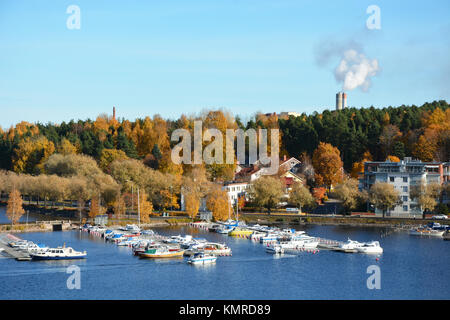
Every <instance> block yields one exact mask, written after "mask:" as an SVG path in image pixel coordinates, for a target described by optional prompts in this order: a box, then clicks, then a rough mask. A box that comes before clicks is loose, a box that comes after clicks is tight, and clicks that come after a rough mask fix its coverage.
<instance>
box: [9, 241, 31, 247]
mask: <svg viewBox="0 0 450 320" xmlns="http://www.w3.org/2000/svg"><path fill="white" fill-rule="evenodd" d="M30 244H33V242H32V241H28V240H18V241H12V242H9V243H8V245H9V246H10V247H11V248H14V249H26V248H27V247H28V246H29V245H30Z"/></svg>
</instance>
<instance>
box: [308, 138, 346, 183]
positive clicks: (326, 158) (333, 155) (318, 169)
mask: <svg viewBox="0 0 450 320" xmlns="http://www.w3.org/2000/svg"><path fill="white" fill-rule="evenodd" d="M312 163H313V166H314V172H315V178H316V184H317V185H318V186H321V185H326V186H327V188H330V187H331V186H332V185H333V184H336V183H339V182H341V181H342V178H343V177H342V173H343V168H342V165H343V163H342V160H341V156H340V152H339V150H338V149H337V148H336V147H333V146H332V145H331V144H329V143H324V142H320V143H319V146H318V147H317V149H316V150H315V151H314V154H313V158H312Z"/></svg>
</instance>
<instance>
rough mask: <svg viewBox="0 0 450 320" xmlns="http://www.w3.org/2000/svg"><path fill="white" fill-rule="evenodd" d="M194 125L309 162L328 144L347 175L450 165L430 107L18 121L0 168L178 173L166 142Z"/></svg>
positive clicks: (442, 116) (447, 137)
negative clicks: (57, 163) (245, 136)
mask: <svg viewBox="0 0 450 320" xmlns="http://www.w3.org/2000/svg"><path fill="white" fill-rule="evenodd" d="M198 119H200V120H203V125H204V127H208V128H211V127H215V128H217V129H219V130H221V131H222V132H225V130H226V129H227V128H234V129H236V128H242V129H249V128H254V129H258V128H267V129H269V128H279V129H280V135H281V144H280V146H281V151H280V153H281V155H280V156H284V155H287V156H294V157H297V158H301V159H305V158H307V157H311V156H312V154H313V152H314V151H315V150H316V149H317V147H318V145H319V142H326V143H329V144H331V145H333V146H335V147H337V148H338V149H339V151H340V156H341V158H342V161H343V164H344V169H345V170H346V171H347V172H350V171H351V170H352V168H353V167H354V165H355V163H358V162H361V161H362V160H364V159H366V160H367V159H372V160H385V159H386V158H387V157H388V156H395V157H398V158H399V159H402V158H404V157H413V158H417V159H421V160H423V161H432V160H437V161H449V159H450V108H449V104H448V103H447V102H446V101H434V102H432V103H425V104H424V105H422V106H420V107H418V106H414V105H412V106H405V105H402V106H400V107H388V108H382V109H379V108H374V107H370V108H360V109H357V108H347V109H344V110H341V111H329V110H325V111H324V112H322V113H317V112H314V113H313V114H311V115H306V114H302V115H301V116H298V117H294V116H290V117H289V118H279V117H278V116H277V115H276V114H272V115H265V114H256V115H255V116H254V117H252V119H251V120H250V121H248V122H247V123H242V122H241V120H240V117H239V116H233V115H231V114H229V113H228V112H226V111H223V110H212V111H204V112H203V113H202V114H200V115H198V116H186V115H182V116H180V118H179V119H177V120H165V119H163V118H161V117H160V116H158V115H155V116H153V118H150V117H146V118H145V119H136V120H135V121H129V120H125V119H114V118H113V117H112V116H109V115H106V114H102V115H100V116H99V117H97V119H96V120H78V121H74V120H72V121H70V122H62V123H61V124H51V123H48V124H42V123H35V124H31V123H27V122H20V123H18V124H16V125H15V126H14V127H11V128H9V129H7V128H3V129H2V128H0V169H5V170H12V171H15V172H17V173H26V174H33V175H36V174H40V173H43V172H44V171H45V170H44V167H43V166H44V163H45V162H46V161H47V160H48V158H49V157H50V156H51V155H52V154H54V153H61V154H71V153H77V154H84V155H88V156H91V157H93V158H94V159H96V160H97V162H98V163H99V166H100V167H102V168H104V169H105V168H107V165H108V164H109V163H110V162H111V161H112V160H114V159H116V158H120V157H127V158H134V159H140V160H142V161H143V163H144V164H146V165H147V166H149V167H151V168H153V169H156V170H160V171H163V172H169V173H175V174H176V173H177V172H174V171H177V170H178V174H183V172H182V170H181V169H180V168H177V167H175V166H172V165H171V164H170V162H171V161H170V150H171V148H172V147H173V146H174V145H175V144H176V143H177V142H171V141H170V136H171V133H172V132H173V130H175V129H178V128H185V129H189V130H192V129H193V122H194V120H198ZM233 168H234V166H233ZM233 168H232V167H230V166H226V165H223V166H222V167H221V166H218V167H209V168H208V170H209V171H210V172H209V173H210V174H211V176H212V177H213V178H221V179H223V180H228V179H230V178H231V179H232V177H233ZM180 170H181V171H180Z"/></svg>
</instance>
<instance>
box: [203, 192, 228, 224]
mask: <svg viewBox="0 0 450 320" xmlns="http://www.w3.org/2000/svg"><path fill="white" fill-rule="evenodd" d="M206 207H207V208H208V210H209V211H211V212H212V215H213V217H214V219H215V220H218V221H225V220H227V219H228V218H229V216H230V212H231V207H230V201H229V200H228V195H227V193H226V192H225V191H223V190H222V189H221V188H220V187H219V186H214V187H213V188H211V189H210V191H209V192H208V194H207V198H206Z"/></svg>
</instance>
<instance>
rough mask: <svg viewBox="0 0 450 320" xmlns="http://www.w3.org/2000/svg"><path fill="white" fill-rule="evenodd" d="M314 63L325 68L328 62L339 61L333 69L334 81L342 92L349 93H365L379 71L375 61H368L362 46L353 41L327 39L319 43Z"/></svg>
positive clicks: (315, 51)
mask: <svg viewBox="0 0 450 320" xmlns="http://www.w3.org/2000/svg"><path fill="white" fill-rule="evenodd" d="M314 55H315V59H316V63H317V65H318V66H320V67H324V66H327V65H328V64H329V63H330V61H335V60H334V59H339V62H338V66H337V67H336V68H335V69H334V76H335V78H336V81H338V82H339V83H342V90H344V91H350V90H354V89H356V88H358V87H359V88H361V90H363V91H367V90H368V89H369V88H370V86H371V84H372V80H371V78H372V77H374V76H376V75H377V74H378V72H379V71H380V66H379V63H378V60H377V59H369V58H368V57H367V56H366V55H365V54H364V53H363V46H362V45H361V44H360V43H358V42H356V41H354V40H351V41H336V40H335V39H327V40H325V41H322V42H321V43H319V44H318V45H317V46H316V47H315V50H314Z"/></svg>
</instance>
